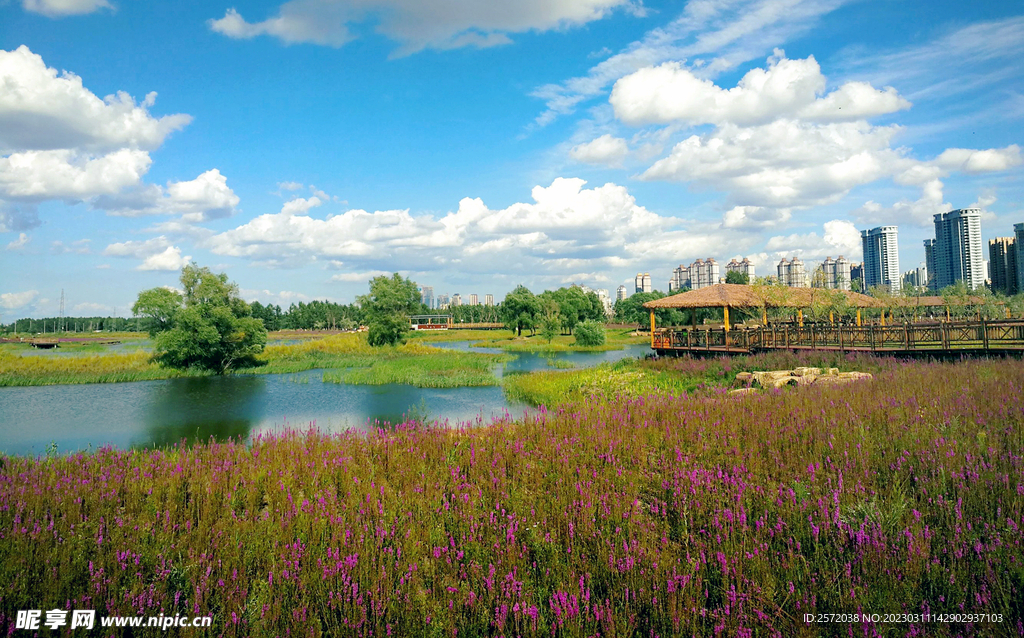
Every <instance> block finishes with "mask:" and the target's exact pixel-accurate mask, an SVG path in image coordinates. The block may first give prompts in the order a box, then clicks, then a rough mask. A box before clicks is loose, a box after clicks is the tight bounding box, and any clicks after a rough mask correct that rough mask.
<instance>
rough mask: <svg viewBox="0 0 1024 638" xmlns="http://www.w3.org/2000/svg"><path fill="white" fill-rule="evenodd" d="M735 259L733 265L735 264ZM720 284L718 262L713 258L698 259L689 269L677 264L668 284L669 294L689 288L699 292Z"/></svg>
mask: <svg viewBox="0 0 1024 638" xmlns="http://www.w3.org/2000/svg"><path fill="white" fill-rule="evenodd" d="M735 261H736V260H735V259H734V260H733V263H735ZM747 263H749V261H748V262H747ZM719 283H721V277H720V269H719V266H718V262H716V261H715V260H714V258H713V257H708V258H707V259H706V260H705V259H698V260H697V261H695V262H693V263H692V264H690V266H689V267H686V266H683V265H682V264H679V267H678V268H676V269H675V270H674V271H673V272H672V279H670V280H669V282H668V289H669V292H674V291H676V290H682V289H683V288H689V289H690V290H700V289H701V288H707V287H708V286H714V285H715V284H719Z"/></svg>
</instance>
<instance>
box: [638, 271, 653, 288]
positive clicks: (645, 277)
mask: <svg viewBox="0 0 1024 638" xmlns="http://www.w3.org/2000/svg"><path fill="white" fill-rule="evenodd" d="M634 283H635V284H636V291H637V292H653V291H654V287H653V285H652V284H651V273H649V272H645V273H637V274H636V279H635V281H634Z"/></svg>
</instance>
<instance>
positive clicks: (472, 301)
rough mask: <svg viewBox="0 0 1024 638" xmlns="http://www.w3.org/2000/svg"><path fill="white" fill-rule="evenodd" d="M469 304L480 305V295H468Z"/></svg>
mask: <svg viewBox="0 0 1024 638" xmlns="http://www.w3.org/2000/svg"><path fill="white" fill-rule="evenodd" d="M469 305H471V306H479V305H480V297H478V296H477V294H476V293H472V294H471V295H469Z"/></svg>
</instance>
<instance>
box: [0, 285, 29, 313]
mask: <svg viewBox="0 0 1024 638" xmlns="http://www.w3.org/2000/svg"><path fill="white" fill-rule="evenodd" d="M38 296H39V291H38V290H26V291H24V292H5V293H3V294H0V308H3V309H4V310H16V309H18V308H24V307H25V306H27V305H29V304H30V303H32V302H33V301H35V298H36V297H38Z"/></svg>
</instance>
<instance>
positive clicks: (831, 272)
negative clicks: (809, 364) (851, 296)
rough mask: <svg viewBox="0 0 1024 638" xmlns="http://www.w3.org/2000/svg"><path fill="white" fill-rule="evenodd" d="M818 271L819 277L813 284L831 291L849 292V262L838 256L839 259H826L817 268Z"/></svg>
mask: <svg viewBox="0 0 1024 638" xmlns="http://www.w3.org/2000/svg"><path fill="white" fill-rule="evenodd" d="M818 271H819V272H820V273H821V276H820V277H819V278H818V281H817V282H815V283H817V284H818V285H819V286H820V287H822V288H829V289H832V290H836V289H838V290H850V288H851V286H850V262H848V261H847V260H846V258H845V257H843V256H842V255H839V259H832V257H826V258H825V261H823V262H821V265H820V266H818Z"/></svg>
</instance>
